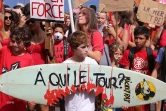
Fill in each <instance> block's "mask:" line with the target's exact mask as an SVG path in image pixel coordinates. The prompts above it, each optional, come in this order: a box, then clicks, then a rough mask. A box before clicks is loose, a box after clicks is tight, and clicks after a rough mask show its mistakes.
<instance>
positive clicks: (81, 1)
mask: <svg viewBox="0 0 166 111" xmlns="http://www.w3.org/2000/svg"><path fill="white" fill-rule="evenodd" d="M88 1H89V0H73V5H74V8H75V9H76V8H78V7H79V6H80V5H83V4H85V3H86V2H88Z"/></svg>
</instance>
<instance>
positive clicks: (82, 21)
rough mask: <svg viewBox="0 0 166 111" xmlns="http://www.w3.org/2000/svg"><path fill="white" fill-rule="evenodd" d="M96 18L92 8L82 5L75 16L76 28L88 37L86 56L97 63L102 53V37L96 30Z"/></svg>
mask: <svg viewBox="0 0 166 111" xmlns="http://www.w3.org/2000/svg"><path fill="white" fill-rule="evenodd" d="M96 23H97V18H96V14H95V12H94V10H93V9H91V8H88V7H83V8H81V10H80V11H79V13H78V15H77V18H76V30H79V31H83V32H85V33H86V34H87V35H88V37H89V38H90V42H89V49H90V50H88V56H89V57H91V58H93V59H95V60H96V61H97V62H98V63H99V62H100V58H101V56H102V53H103V47H104V46H103V39H102V36H101V34H100V32H98V31H97V24H96Z"/></svg>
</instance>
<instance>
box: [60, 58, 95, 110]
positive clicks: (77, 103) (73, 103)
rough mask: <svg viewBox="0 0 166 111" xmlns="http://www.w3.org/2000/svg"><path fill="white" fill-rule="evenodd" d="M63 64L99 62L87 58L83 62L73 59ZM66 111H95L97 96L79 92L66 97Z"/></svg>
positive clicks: (92, 93) (91, 93)
mask: <svg viewBox="0 0 166 111" xmlns="http://www.w3.org/2000/svg"><path fill="white" fill-rule="evenodd" d="M63 63H83V64H96V65H97V62H96V61H95V60H94V59H92V58H90V57H86V58H85V60H84V61H82V62H76V61H73V60H72V59H71V58H69V59H67V60H65V61H64V62H63ZM65 110H66V111H94V110H95V95H94V92H93V91H91V92H90V93H87V92H79V91H76V93H75V94H71V95H69V96H66V97H65Z"/></svg>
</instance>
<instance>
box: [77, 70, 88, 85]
mask: <svg viewBox="0 0 166 111" xmlns="http://www.w3.org/2000/svg"><path fill="white" fill-rule="evenodd" d="M84 72H87V71H80V78H79V79H80V84H84V83H86V81H84V80H83V81H81V80H82V79H83V78H85V77H86V76H82V73H84Z"/></svg>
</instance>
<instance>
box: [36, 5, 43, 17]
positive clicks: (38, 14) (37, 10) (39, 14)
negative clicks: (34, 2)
mask: <svg viewBox="0 0 166 111" xmlns="http://www.w3.org/2000/svg"><path fill="white" fill-rule="evenodd" d="M41 5H42V6H43V7H42V9H43V10H41V11H43V12H42V14H41V15H40V14H39V11H40V10H39V8H40V6H41ZM44 14H45V10H44V4H43V3H41V4H39V6H38V10H37V15H38V16H43V15H44Z"/></svg>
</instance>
